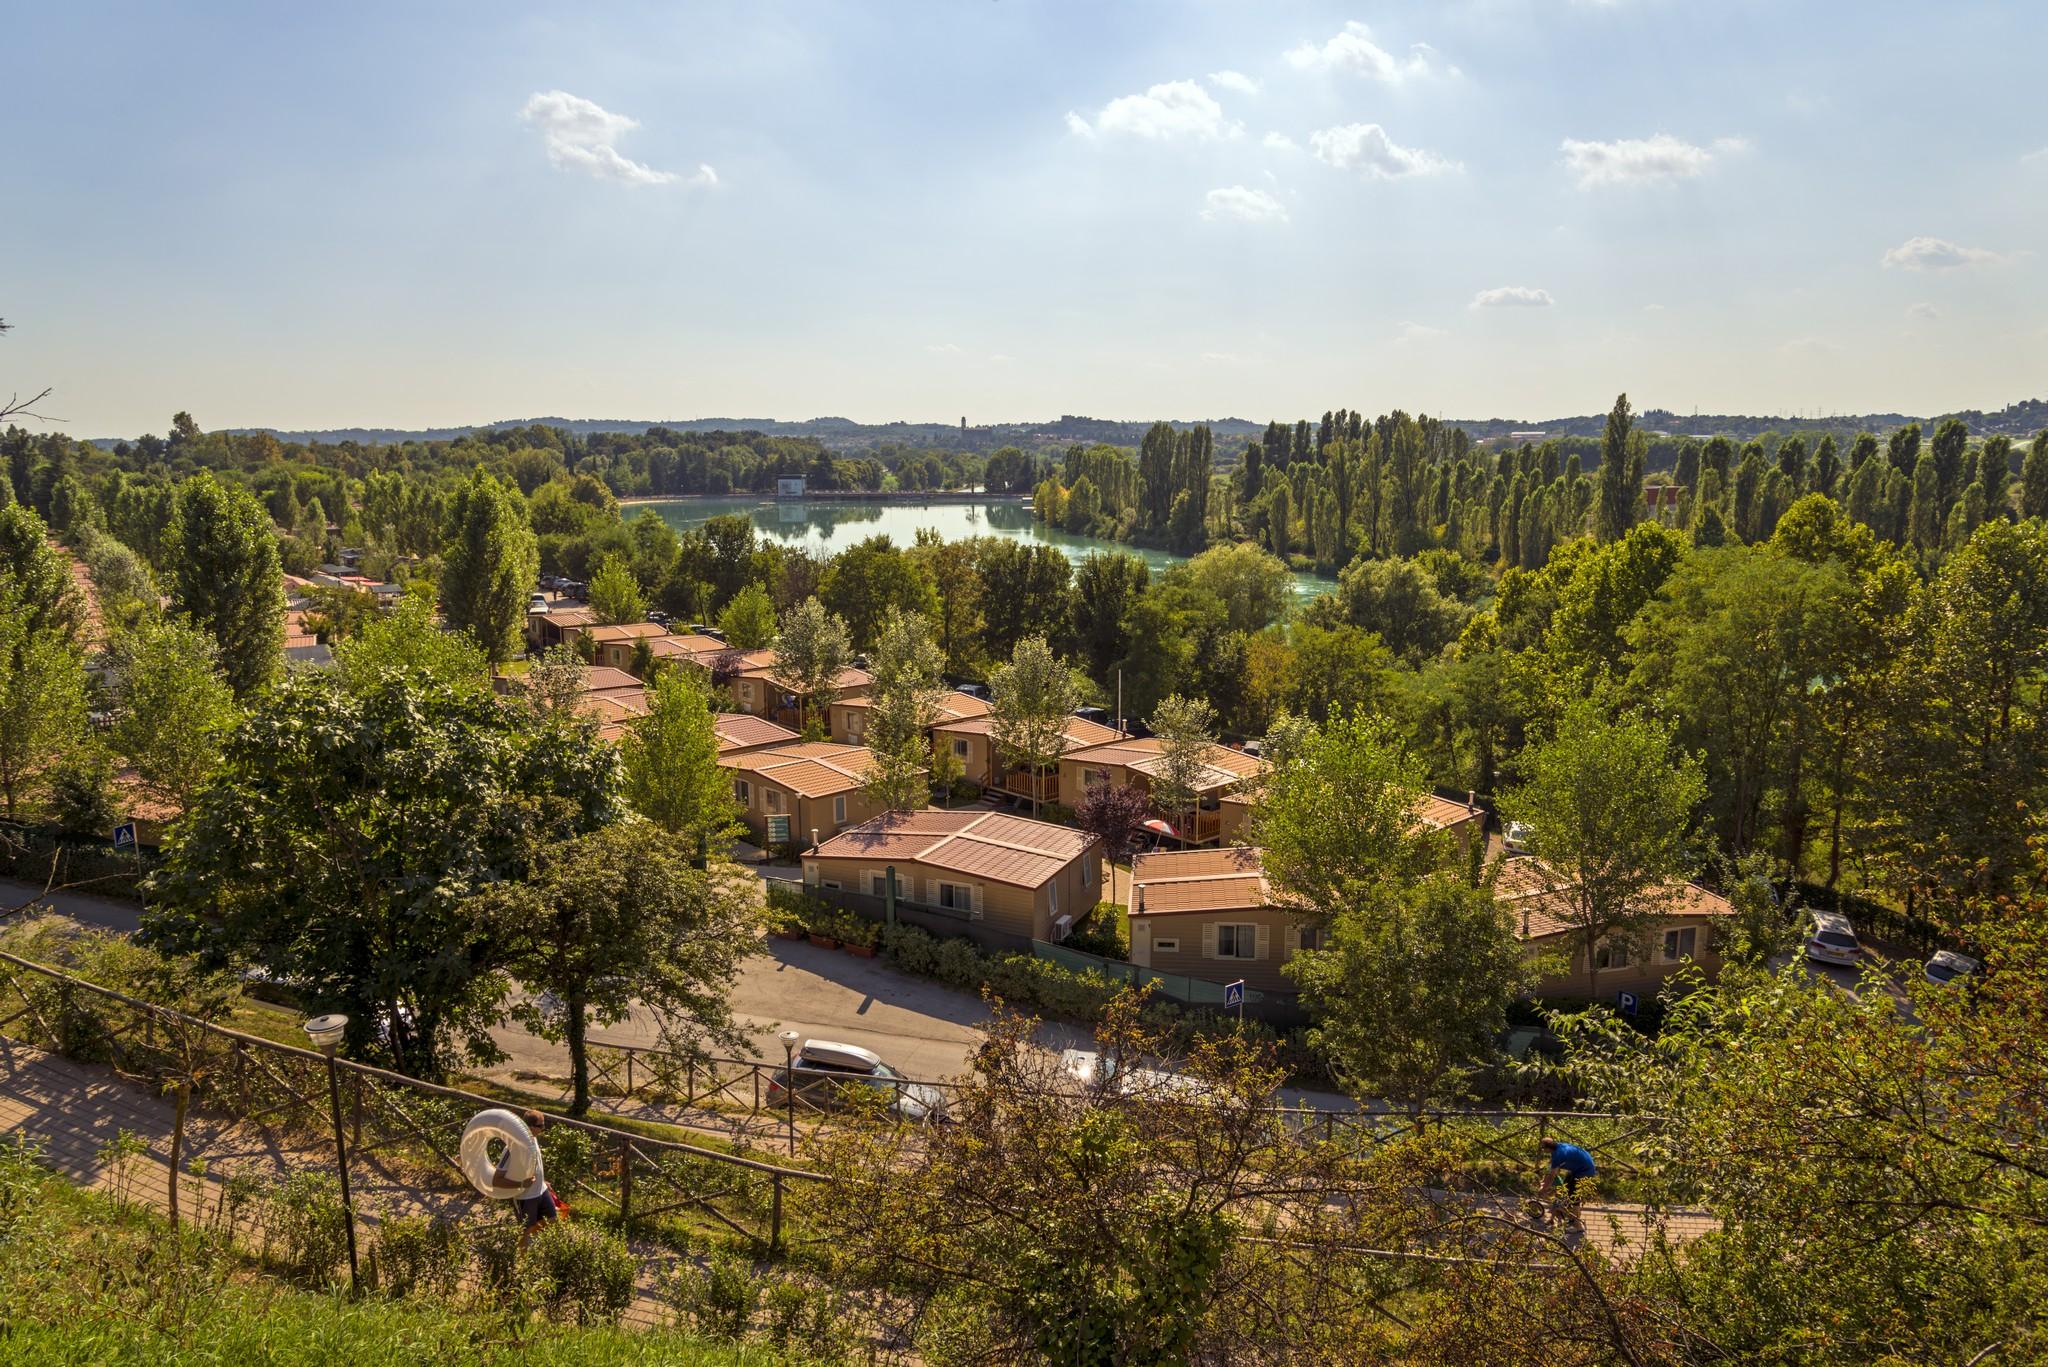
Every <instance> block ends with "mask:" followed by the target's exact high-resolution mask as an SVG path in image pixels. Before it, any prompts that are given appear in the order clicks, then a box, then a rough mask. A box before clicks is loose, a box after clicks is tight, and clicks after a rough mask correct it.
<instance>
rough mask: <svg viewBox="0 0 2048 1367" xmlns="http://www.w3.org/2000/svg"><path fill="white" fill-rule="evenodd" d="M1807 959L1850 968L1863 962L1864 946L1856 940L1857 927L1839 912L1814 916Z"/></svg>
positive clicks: (1807, 945) (1821, 913)
mask: <svg viewBox="0 0 2048 1367" xmlns="http://www.w3.org/2000/svg"><path fill="white" fill-rule="evenodd" d="M1806 957H1807V958H1809V959H1812V960H1813V961H1814V962H1815V963H1823V964H1838V965H1844V966H1847V967H1850V968H1853V967H1855V966H1856V965H1857V964H1859V963H1861V962H1862V961H1863V946H1862V945H1861V944H1860V943H1858V941H1857V939H1856V927H1854V926H1852V925H1850V924H1849V918H1848V917H1846V916H1843V915H1841V914H1839V913H1837V912H1832V911H1817V912H1815V913H1814V914H1813V934H1811V935H1809V936H1807V937H1806Z"/></svg>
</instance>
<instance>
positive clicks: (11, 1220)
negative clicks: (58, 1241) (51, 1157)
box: [0, 1134, 49, 1246]
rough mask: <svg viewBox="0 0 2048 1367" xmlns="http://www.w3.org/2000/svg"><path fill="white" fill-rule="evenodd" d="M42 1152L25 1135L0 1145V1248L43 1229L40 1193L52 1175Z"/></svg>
mask: <svg viewBox="0 0 2048 1367" xmlns="http://www.w3.org/2000/svg"><path fill="white" fill-rule="evenodd" d="M42 1156H43V1155H42V1151H41V1150H40V1149H38V1148H36V1146H35V1145H33V1144H31V1143H29V1142H28V1141H27V1140H26V1139H24V1138H23V1137H22V1136H21V1135H19V1134H16V1135H15V1136H14V1137H13V1138H11V1139H8V1140H6V1141H4V1142H0V1246H4V1245H5V1244H6V1243H8V1242H9V1241H10V1240H12V1239H14V1238H15V1237H16V1236H17V1235H23V1234H28V1235H33V1234H34V1233H36V1232H37V1231H38V1230H39V1228H40V1226H39V1224H38V1217H39V1214H40V1212H41V1210H42V1200H41V1197H40V1192H41V1190H42V1186H43V1183H44V1181H46V1180H47V1179H48V1177H49V1173H48V1172H47V1171H45V1170H44V1168H43V1164H42Z"/></svg>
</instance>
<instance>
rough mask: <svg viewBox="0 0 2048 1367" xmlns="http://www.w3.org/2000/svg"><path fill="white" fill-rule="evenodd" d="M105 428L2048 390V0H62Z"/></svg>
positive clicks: (984, 417)
mask: <svg viewBox="0 0 2048 1367" xmlns="http://www.w3.org/2000/svg"><path fill="white" fill-rule="evenodd" d="M8 30H9V35H10V37H9V46H10V49H11V51H12V55H13V57H14V60H13V61H12V62H11V63H10V72H9V76H8V96H7V99H6V100H5V101H4V102H0V128H4V132H5V136H6V146H7V147H8V148H9V153H8V169H7V174H6V179H5V182H4V184H5V189H4V190H0V316H4V317H6V318H7V319H8V321H10V322H11V323H13V324H14V325H15V331H14V332H13V333H12V334H10V335H9V336H8V337H7V338H6V339H5V340H4V341H0V392H4V391H5V390H7V389H28V388H40V387H41V386H42V385H44V384H50V385H53V386H55V387H56V391H57V392H56V395H55V396H54V397H53V398H52V399H51V400H49V401H47V402H46V403H45V405H44V407H45V410H46V411H48V412H50V413H53V414H57V415H59V416H62V417H64V418H66V419H67V420H68V430H70V431H72V432H74V433H77V434H79V435H111V434H126V433H134V432H138V431H144V430H155V431H162V430H163V429H164V428H165V427H166V426H167V424H168V419H169V415H170V413H171V412H173V411H174V410H177V409H180V408H184V409H189V410H191V411H192V413H193V414H194V416H196V417H197V418H198V419H199V421H200V422H201V424H202V425H204V426H208V427H220V426H246V425H258V424H262V425H274V426H280V427H322V426H341V425H389V426H422V425H444V424H449V425H452V424H461V423H471V422H484V421H490V420H493V419H500V418H512V417H527V416H535V415H539V414H564V415H570V416H583V417H622V418H623V417H630V418H648V419H653V418H663V417H674V418H687V417H698V416H733V417H739V416H776V417H786V418H793V417H809V416H814V415H818V414H841V415H845V416H849V417H853V418H858V419H862V420H866V421H887V420H890V419H895V418H904V419H910V420H919V421H929V420H941V421H952V420H955V419H957V418H958V417H959V416H961V415H963V414H964V415H966V416H967V417H968V418H969V419H970V420H971V421H978V422H979V421H1000V420H1011V419H1025V418H1036V417H1048V416H1053V415H1057V414H1059V413H1087V414H1091V415H1095V416H1104V417H1123V418H1149V417H1157V416H1178V417H1205V416H1206V417H1216V416H1225V415H1234V416H1243V417H1250V418H1255V419H1264V418H1268V417H1287V418H1291V417H1294V416H1296V415H1300V414H1307V413H1320V412H1321V411H1323V410H1324V409H1326V408H1330V407H1333V406H1339V405H1351V406H1355V407H1361V408H1365V409H1368V410H1372V411H1381V410H1384V409H1388V408H1393V407H1404V408H1407V409H1409V410H1410V411H1424V412H1432V413H1438V414H1442V415H1446V416H1474V417H1477V416H1522V417H1527V418H1532V419H1533V418H1543V417H1551V416H1556V415H1559V414H1565V413H1576V412H1586V411H1594V410H1597V409H1601V408H1604V407H1605V406H1606V405H1607V403H1608V402H1609V401H1610V400H1611V399H1612V397H1613V395H1614V394H1615V392H1616V391H1618V390H1622V389H1626V390H1628V391H1629V392H1630V393H1631V395H1632V396H1633V397H1634V398H1635V399H1636V401H1637V403H1638V405H1639V406H1651V405H1658V406H1669V407H1673V408H1676V409H1679V410H1680V411H1688V410H1692V409H1698V410H1700V411H1707V412H1715V411H1731V410H1732V411H1744V412H1759V411H1774V412H1805V413H1811V412H1816V411H1830V412H1839V411H1851V412H1861V411H1869V410H1903V411H1907V412H1933V411H1939V410H1944V409H1951V408H1957V407H1997V406H1999V405H2002V404H2004V403H2007V402H2011V401H2013V400H2016V399H2020V398H2027V397H2036V396H2041V395H2044V394H2048V307H2044V305H2048V241H2044V240H2043V239H2044V236H2048V104H2044V102H2043V101H2042V99H2041V98H2040V94H2039V89H2040V76H2039V71H2038V60H2037V59H2038V54H2040V53H2041V52H2043V51H2048V6H2042V5H2033V4H2018V3H2002V4H1996V3H1951V4H1945V5H1941V6H1934V5H1927V4H1908V3H1892V2H1891V0H1857V3H1847V2H1846V0H1836V3H1818V2H1817V0H1605V2H1604V3H1602V2H1599V0H1433V2H1432V3H1407V4H1350V5H1324V4H1313V3H1304V4H1281V3H1257V4H1254V3H1242V4H1225V3H1201V2H1199V0H1182V2H1179V3H1169V2H1168V0H1092V2H1088V3H1080V2H1077V3H1053V2H1051V0H1045V2H1042V3H1035V2H1033V0H944V2H943V3H941V2H936V0H934V2H927V0H886V2H881V0H878V2H877V3H853V2H852V0H809V2H808V3H778V2H777V0H759V2H758V3H739V2H738V0H732V2H730V3H724V4H718V5H697V4H676V3H666V4H649V5H644V6H634V5H584V6H577V7H573V8H571V7H567V6H564V7H561V8H559V9H554V10H546V9H522V8H520V7H518V6H514V5H507V4H472V5H459V4H405V5H400V4H368V3H365V4H350V5H345V6H306V5H279V4H275V3H264V4H250V5H246V6H241V5H228V4H202V3H192V4H185V5H175V6H173V5H163V4H136V5H102V4H93V3H84V2H82V0H81V2H78V3H65V4H62V5H37V6H18V7H16V12H15V13H14V15H13V17H12V18H11V19H10V20H9V25H8Z"/></svg>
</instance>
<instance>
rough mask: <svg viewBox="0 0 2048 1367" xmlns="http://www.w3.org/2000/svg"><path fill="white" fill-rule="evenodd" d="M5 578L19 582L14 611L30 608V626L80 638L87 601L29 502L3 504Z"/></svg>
mask: <svg viewBox="0 0 2048 1367" xmlns="http://www.w3.org/2000/svg"><path fill="white" fill-rule="evenodd" d="M0 578H4V579H5V580H7V581H8V582H9V583H11V584H12V585H13V586H14V611H16V612H22V613H26V614H27V615H28V625H29V626H30V627H32V628H36V629H41V628H43V627H52V628H55V629H56V630H57V632H58V633H59V634H60V635H62V636H63V637H64V638H65V639H66V640H76V639H77V638H78V635H79V633H80V631H81V629H82V628H83V627H84V624H85V604H84V603H83V601H81V599H80V598H79V594H78V588H77V585H76V584H74V583H73V582H72V579H71V568H70V566H68V565H66V564H65V563H64V557H63V555H61V554H60V553H59V552H58V550H57V548H56V547H55V546H53V545H51V544H50V534H49V529H48V528H47V527H45V526H44V525H43V520H42V519H41V518H40V517H37V516H36V511H35V509H33V508H31V507H29V506H28V505H27V504H25V503H10V504H7V505H5V506H4V507H0Z"/></svg>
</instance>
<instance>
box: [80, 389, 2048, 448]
mask: <svg viewBox="0 0 2048 1367" xmlns="http://www.w3.org/2000/svg"><path fill="white" fill-rule="evenodd" d="M1296 416H1297V417H1299V416H1307V417H1310V418H1311V419H1313V417H1315V416H1316V415H1314V414H1307V415H1296ZM1948 418H1961V419H1962V420H1963V421H1964V422H1965V423H1966V424H1968V426H1969V428H1970V433H1971V435H1972V436H1979V437H1987V436H1996V435H2000V434H2003V435H2005V436H2010V437H2031V436H2033V435H2034V433H2036V432H2039V431H2041V430H2043V429H2044V428H2048V399H2026V400H2023V401H2022V402H2019V403H2016V404H2012V405H2010V406H2008V407H2005V408H2001V409H1999V410H1998V411H1997V412H1993V413H1987V412H1984V411H1982V410H1980V409H1970V410H1968V411H1965V412H1960V413H1938V414H1935V415H1934V416H1932V417H1916V416H1914V415H1911V414H1907V413H1862V414H1841V415H1837V416H1832V417H1825V418H1804V417H1802V418H1791V417H1782V416H1780V417H1771V416H1745V415H1741V414H1728V413H1714V414H1708V413H1694V414H1680V413H1674V412H1672V411H1670V410H1669V409H1664V408H1650V409H1644V410H1642V411H1641V412H1639V413H1637V415H1636V422H1637V425H1638V426H1641V427H1644V428H1647V429H1649V430H1650V431H1653V432H1668V433H1670V434H1671V435H1673V436H1689V435H1698V436H1716V435H1718V436H1725V437H1730V438H1733V439H1736V440H1740V441H1747V440H1749V439H1751V438H1752V437H1756V436H1760V435H1762V434H1763V433H1765V432H1795V431H1796V432H1817V431H1828V432H1836V433H1841V434H1845V435H1849V434H1854V433H1857V432H1880V433H1881V432H1887V431H1890V430H1891V429H1892V428H1895V427H1902V426H1904V425H1905V424H1906V423H1909V422H1918V423H1920V424H1922V425H1923V426H1925V427H1928V428H1929V429H1930V430H1931V429H1932V427H1933V426H1934V425H1935V424H1937V423H1940V422H1942V421H1944V420H1946V419H1948ZM1286 421H1288V422H1290V423H1292V422H1293V421H1294V419H1293V418H1288V419H1286ZM1606 421H1607V415H1606V414H1605V413H1590V414H1586V415H1583V416H1579V417H1569V418H1547V419H1540V420H1539V419H1531V418H1459V419H1455V420H1451V425H1453V426H1456V427H1462V428H1464V429H1465V431H1466V432H1467V433H1468V434H1470V435H1471V437H1472V438H1473V439H1474V440H1475V441H1485V440H1499V439H1504V438H1506V437H1507V436H1508V435H1509V434H1510V433H1514V432H1542V433H1545V434H1546V435H1549V436H1554V437H1597V436H1599V435H1600V433H1601V429H1602V427H1603V426H1604V425H1605V423H1606ZM1197 422H1205V423H1207V424H1208V426H1209V428H1210V430H1211V431H1212V432H1214V433H1215V436H1216V444H1217V447H1218V451H1219V454H1221V453H1223V452H1224V451H1229V452H1231V453H1233V454H1234V453H1235V451H1236V450H1237V449H1238V448H1239V447H1240V446H1241V445H1242V444H1243V443H1244V442H1246V441H1250V440H1251V439H1253V438H1255V437H1257V436H1258V435H1259V434H1260V433H1262V432H1264V431H1265V429H1266V424H1265V423H1264V422H1263V421H1253V420H1251V419H1247V418H1203V419H1173V420H1172V424H1173V426H1175V427H1177V428H1185V427H1192V426H1195V425H1196V423H1197ZM536 424H537V425H540V426H543V427H559V428H562V429H563V430H565V431H568V432H571V433H574V434H575V435H577V436H590V435H593V434H595V433H600V432H645V431H647V430H649V429H650V428H655V427H666V428H668V429H670V430H671V431H675V432H759V433H761V434H762V435H763V436H770V437H810V438H813V439H815V440H816V441H818V442H819V443H821V444H822V445H824V446H826V447H828V448H830V449H832V450H835V451H858V450H862V449H864V448H868V447H874V446H887V445H901V446H930V447H937V448H941V449H944V450H949V451H982V452H987V451H993V450H995V449H996V448H997V447H1000V446H1020V447H1023V448H1024V449H1025V450H1027V451H1032V450H1037V451H1044V450H1059V449H1063V448H1065V447H1068V446H1072V445H1073V444H1075V443H1076V442H1108V443H1110V444H1112V445H1115V446H1136V445H1137V444H1138V441H1139V440H1140V439H1141V438H1142V437H1143V436H1144V435H1145V429H1146V428H1148V427H1150V426H1151V425H1152V424H1151V421H1150V420H1149V419H1147V420H1140V421H1125V420H1122V419H1115V418H1087V417H1077V416H1075V415H1073V414H1066V415H1063V416H1061V417H1060V418H1058V419H1054V420H1049V421H1045V422H1006V423H990V424H986V425H982V426H962V425H960V424H958V423H944V422H887V423H860V422H855V421H853V420H852V419H851V418H838V417H825V418H807V419H804V420H802V421H790V420H786V419H781V418H669V419H664V420H661V421H646V420H641V419H627V418H521V419H515V420H507V421H500V422H488V423H479V424H477V425H475V426H473V427H428V428H397V427H335V428H327V429H325V430H322V431H296V432H294V431H285V430H282V429H279V428H275V427H235V428H230V429H228V430H229V431H231V432H234V433H236V434H238V435H239V434H247V433H251V432H269V433H271V434H273V435H274V436H276V437H277V438H278V439H279V440H280V441H298V442H315V441H317V442H321V443H324V444H327V445H334V444H337V443H340V442H349V441H352V442H357V443H361V444H364V445H368V444H371V443H393V442H403V441H449V440H453V439H454V438H456V437H460V436H464V435H467V434H468V433H470V432H478V431H495V430H497V429H500V428H506V427H530V426H534V425H536ZM101 444H103V445H112V444H113V441H112V439H111V438H110V439H106V440H104V441H103V442H102V443H101Z"/></svg>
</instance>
